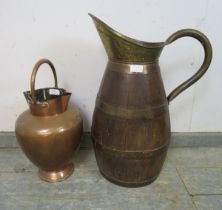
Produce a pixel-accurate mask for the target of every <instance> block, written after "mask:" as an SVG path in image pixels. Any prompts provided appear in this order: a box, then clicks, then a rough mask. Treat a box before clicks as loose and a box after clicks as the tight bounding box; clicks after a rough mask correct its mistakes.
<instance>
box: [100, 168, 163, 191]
mask: <svg viewBox="0 0 222 210" xmlns="http://www.w3.org/2000/svg"><path fill="white" fill-rule="evenodd" d="M100 173H101V174H102V175H103V176H104V177H105V178H106V179H107V180H108V181H110V182H112V183H114V184H117V185H120V186H123V187H131V188H135V187H142V186H146V185H149V184H151V183H152V182H154V181H155V180H156V179H157V177H158V176H159V174H158V175H157V176H155V177H152V178H150V179H148V180H145V181H144V182H125V181H121V180H117V179H114V178H113V177H109V176H107V175H106V174H104V173H103V172H102V171H101V170H100Z"/></svg>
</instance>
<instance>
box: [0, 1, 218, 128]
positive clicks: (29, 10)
mask: <svg viewBox="0 0 222 210" xmlns="http://www.w3.org/2000/svg"><path fill="white" fill-rule="evenodd" d="M221 9H222V1H219V0H195V1H194V0H187V1H178V0H165V1H160V0H137V1H135V0H112V1H105V0H94V1H93V0H75V1H73V0H63V1H61V0H20V1H15V0H14V1H13V0H0V72H1V76H0V90H1V97H0V98H1V99H0V102H1V103H0V117H1V120H0V131H13V130H14V123H15V120H16V118H17V116H18V115H19V114H20V113H21V112H22V111H24V110H25V109H27V104H26V101H25V99H24V97H23V94H22V92H23V91H24V90H28V89H29V81H30V75H31V71H32V68H33V66H34V64H35V62H37V61H38V59H40V58H48V59H50V60H51V61H52V62H53V63H54V65H55V67H56V70H57V74H58V80H59V86H60V87H63V88H65V89H67V90H69V91H71V92H72V93H73V95H72V99H71V101H72V103H74V104H76V105H78V106H79V108H80V109H81V111H82V115H83V117H84V123H85V125H84V126H85V130H89V129H90V126H91V118H92V113H93V109H94V102H95V97H96V94H97V91H98V88H99V84H100V81H101V78H102V75H103V72H104V69H105V65H106V62H107V57H106V54H105V50H104V48H103V46H102V43H101V41H100V38H99V36H98V34H97V31H96V29H95V27H94V24H93V22H92V20H91V19H90V17H89V16H88V15H87V13H88V12H91V13H92V14H94V15H96V16H97V17H99V18H100V19H102V20H103V21H104V22H106V23H107V24H108V25H110V26H111V27H113V28H114V29H116V30H118V31H119V32H121V33H123V34H125V35H128V36H130V37H132V38H136V39H140V40H144V41H150V42H151V41H158V42H159V41H165V40H166V39H167V37H168V36H169V35H171V34H172V33H173V32H175V31H176V30H179V29H183V28H195V29H198V30H200V31H202V32H203V33H205V34H206V35H207V36H208V38H209V39H210V41H211V43H212V46H213V61H212V65H211V66H210V69H209V71H208V72H207V73H206V74H205V75H204V77H203V78H202V79H201V80H200V81H198V83H196V84H195V85H193V86H192V87H191V88H189V89H188V90H187V91H185V92H184V93H183V94H181V95H180V96H178V97H177V98H176V99H175V100H173V102H172V103H171V104H170V114H171V123H172V131H177V132H196V131H204V132H211V131H222V123H221V119H222V108H221V102H222V94H221V90H222V65H221V61H222V41H221V38H222V27H221V22H220V21H222V12H221ZM202 59H203V50H202V47H201V45H200V44H199V43H198V42H197V41H195V40H193V39H191V38H183V39H180V40H178V41H176V42H175V43H174V44H172V45H170V46H167V47H166V48H165V49H164V50H163V53H162V55H161V57H160V65H161V70H162V76H163V80H164V85H165V88H166V92H167V93H169V92H170V91H171V90H172V89H174V88H175V87H176V86H177V85H178V84H180V83H181V82H183V81H184V80H186V79H187V78H188V77H189V76H191V75H192V74H193V73H194V72H195V71H196V70H197V69H198V68H199V66H200V65H201V62H202ZM49 85H53V79H52V75H51V72H50V71H49V68H48V67H47V66H43V67H42V69H41V70H40V71H39V74H38V76H37V87H44V86H49Z"/></svg>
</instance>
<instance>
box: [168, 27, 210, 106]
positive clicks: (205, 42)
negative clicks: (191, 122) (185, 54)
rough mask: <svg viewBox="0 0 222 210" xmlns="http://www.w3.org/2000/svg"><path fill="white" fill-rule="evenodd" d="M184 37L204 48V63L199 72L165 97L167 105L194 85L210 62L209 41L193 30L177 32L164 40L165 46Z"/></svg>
mask: <svg viewBox="0 0 222 210" xmlns="http://www.w3.org/2000/svg"><path fill="white" fill-rule="evenodd" d="M186 36H189V37H193V38H195V39H197V40H198V41H199V42H200V43H201V44H202V46H203V48H204V54H205V55H204V61H203V64H202V65H201V67H200V68H199V70H198V71H197V72H196V73H195V74H194V75H193V76H192V77H190V78H189V79H188V80H186V81H185V82H183V83H182V84H181V85H179V86H178V87H176V88H175V89H174V90H173V91H172V92H171V93H170V94H169V95H168V96H167V100H168V103H169V102H170V101H172V100H173V99H174V98H175V97H176V96H178V95H179V94H180V93H181V92H183V91H184V90H186V89H187V88H188V87H190V86H191V85H192V84H194V83H195V82H196V81H198V80H199V79H200V78H201V77H202V76H203V75H204V73H205V72H206V71H207V69H208V67H209V65H210V63H211V60H212V47H211V44H210V41H209V40H208V38H207V37H206V36H205V35H204V34H203V33H201V32H200V31H197V30H194V29H183V30H180V31H177V32H175V33H174V34H172V35H171V36H170V37H169V38H168V39H167V40H166V44H170V43H172V42H174V41H175V40H177V39H179V38H181V37H186Z"/></svg>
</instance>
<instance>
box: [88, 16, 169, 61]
mask: <svg viewBox="0 0 222 210" xmlns="http://www.w3.org/2000/svg"><path fill="white" fill-rule="evenodd" d="M89 16H90V17H91V18H92V19H93V21H94V23H95V26H96V29H97V31H98V33H99V35H100V38H101V40H102V42H103V45H104V47H105V49H106V52H107V55H108V57H109V59H110V60H113V61H117V62H118V61H119V62H126V63H141V62H155V61H156V60H158V58H159V56H160V53H161V51H162V49H163V47H164V45H165V43H164V42H143V41H139V40H136V39H132V38H130V37H127V36H125V35H123V34H121V33H119V32H117V31H115V30H114V29H112V28H111V27H109V26H108V25H107V24H105V23H104V22H103V21H101V20H100V19H99V18H97V17H96V16H94V15H92V14H89Z"/></svg>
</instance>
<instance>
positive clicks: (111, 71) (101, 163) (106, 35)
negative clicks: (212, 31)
mask: <svg viewBox="0 0 222 210" xmlns="http://www.w3.org/2000/svg"><path fill="white" fill-rule="evenodd" d="M90 16H91V17H92V19H93V21H94V23H95V26H96V29H97V31H98V33H99V35H100V38H101V40H102V42H103V44H104V47H105V49H106V52H107V54H108V58H109V61H108V64H107V66H106V71H105V73H104V75H103V79H102V82H101V85H100V89H99V92H98V95H97V99H96V105H95V110H94V114H93V123H92V128H91V130H92V134H91V136H92V140H93V145H94V150H95V155H96V160H97V164H98V167H99V170H100V172H101V173H102V175H103V176H104V177H105V178H107V179H108V180H110V181H111V182H114V183H116V184H118V185H122V186H128V187H137V186H143V185H146V184H149V183H151V182H153V181H154V180H155V179H156V178H157V177H158V175H159V173H160V171H161V168H162V165H163V163H164V161H165V158H166V154H167V149H168V145H169V142H170V136H171V131H170V118H169V110H168V104H169V102H170V101H172V100H173V99H174V98H175V97H176V96H177V95H179V94H180V93H181V92H182V91H184V90H185V89H187V88H188V87H190V86H191V85H192V84H193V83H195V82H196V81H197V80H198V79H200V78H201V77H202V76H203V74H204V73H205V72H206V70H207V69H208V67H209V65H210V63H211V59H212V48H211V44H210V42H209V40H208V39H207V37H206V36H205V35H204V34H202V33H201V32H199V31H197V30H193V29H184V30H180V31H177V32H176V33H174V34H173V35H171V36H170V37H169V38H168V39H167V40H166V41H165V42H159V43H148V42H142V41H138V40H135V39H132V38H129V37H127V36H125V35H123V34H121V33H119V32H117V31H115V30H113V29H112V28H110V27H109V26H108V25H106V24H105V23H104V22H102V21H101V20H99V19H98V18H96V17H95V16H93V15H91V14H90ZM186 36H189V37H193V38H195V39H197V40H198V41H199V42H200V43H201V44H202V46H203V48H204V52H205V57H204V62H203V64H202V66H201V67H200V69H199V70H198V71H197V73H195V74H194V75H193V76H192V77H191V78H190V79H188V80H186V81H185V82H184V83H182V84H181V85H180V86H178V87H177V88H176V89H175V90H173V91H172V92H171V93H170V94H169V95H168V96H167V97H166V94H165V90H164V86H163V82H162V78H161V74H160V67H159V64H158V59H159V56H160V54H161V51H162V50H163V48H164V47H165V46H167V45H169V44H171V43H172V42H174V41H175V40H177V39H178V38H181V37H186Z"/></svg>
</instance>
